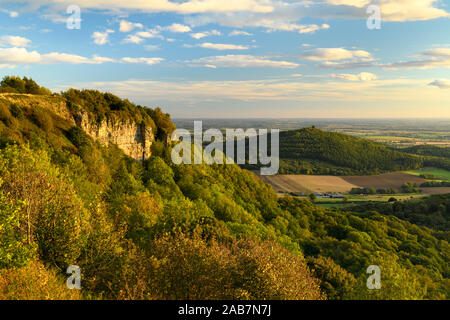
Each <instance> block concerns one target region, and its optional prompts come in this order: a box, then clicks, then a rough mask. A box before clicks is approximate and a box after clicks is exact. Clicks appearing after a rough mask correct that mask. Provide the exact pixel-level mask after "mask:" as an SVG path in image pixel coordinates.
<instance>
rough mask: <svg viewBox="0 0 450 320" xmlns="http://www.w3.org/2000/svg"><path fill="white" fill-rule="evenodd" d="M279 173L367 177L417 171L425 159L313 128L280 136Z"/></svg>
mask: <svg viewBox="0 0 450 320" xmlns="http://www.w3.org/2000/svg"><path fill="white" fill-rule="evenodd" d="M280 158H281V161H280V173H281V174H319V175H367V174H379V173H385V172H392V171H400V170H408V169H417V168H419V167H421V166H422V165H423V163H424V158H423V157H421V156H417V155H412V154H408V153H404V152H400V151H396V150H391V149H389V148H388V147H386V146H384V145H382V144H379V143H376V142H373V141H370V140H367V139H361V138H356V137H353V136H349V135H345V134H341V133H336V132H328V131H322V130H319V129H316V128H313V127H309V128H303V129H300V130H295V131H285V132H281V133H280Z"/></svg>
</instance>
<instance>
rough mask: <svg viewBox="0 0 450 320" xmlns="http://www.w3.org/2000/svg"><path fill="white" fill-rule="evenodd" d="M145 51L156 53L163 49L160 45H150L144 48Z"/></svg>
mask: <svg viewBox="0 0 450 320" xmlns="http://www.w3.org/2000/svg"><path fill="white" fill-rule="evenodd" d="M144 49H145V50H147V51H156V50H159V49H161V47H160V46H159V45H155V44H148V45H146V46H144Z"/></svg>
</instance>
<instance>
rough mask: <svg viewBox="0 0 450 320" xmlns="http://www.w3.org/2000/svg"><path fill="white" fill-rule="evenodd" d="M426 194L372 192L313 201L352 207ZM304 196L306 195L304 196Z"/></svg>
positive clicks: (322, 204) (334, 206) (337, 206)
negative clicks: (371, 193)
mask: <svg viewBox="0 0 450 320" xmlns="http://www.w3.org/2000/svg"><path fill="white" fill-rule="evenodd" d="M424 196H426V195H424V194H422V193H414V194H410V193H409V194H408V193H397V194H391V195H389V194H374V195H365V196H360V195H346V197H347V200H346V201H344V200H343V199H332V198H324V199H321V198H319V199H317V200H316V201H315V202H314V203H315V204H316V205H318V206H320V207H322V208H327V209H330V208H337V209H342V208H347V207H352V206H355V205H361V204H365V203H368V202H388V201H389V199H390V198H395V199H397V200H398V201H401V200H408V199H411V198H422V197H424ZM305 198H306V197H305Z"/></svg>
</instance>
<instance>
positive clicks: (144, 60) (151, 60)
mask: <svg viewBox="0 0 450 320" xmlns="http://www.w3.org/2000/svg"><path fill="white" fill-rule="evenodd" d="M163 60H164V59H163V58H128V57H125V58H122V59H121V61H123V62H127V63H142V64H148V65H154V64H158V63H160V62H161V61H163Z"/></svg>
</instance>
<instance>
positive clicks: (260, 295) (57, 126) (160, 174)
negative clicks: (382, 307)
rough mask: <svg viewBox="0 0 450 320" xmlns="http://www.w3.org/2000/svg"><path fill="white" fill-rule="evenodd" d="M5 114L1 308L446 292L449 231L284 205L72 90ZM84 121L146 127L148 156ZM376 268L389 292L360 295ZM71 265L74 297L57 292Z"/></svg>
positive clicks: (162, 128)
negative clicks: (174, 151)
mask: <svg viewBox="0 0 450 320" xmlns="http://www.w3.org/2000/svg"><path fill="white" fill-rule="evenodd" d="M101 97H103V98H101ZM134 108H135V109H134ZM61 110H63V111H64V112H62V111H61ZM136 111H137V112H138V113H136ZM0 112H1V113H0V209H1V210H0V299H18V298H28V299H30V298H31V299H61V298H64V299H325V298H328V299H424V298H425V299H446V298H447V299H448V298H449V297H450V292H449V287H448V278H447V277H448V275H449V274H450V270H449V266H448V263H447V262H448V261H449V258H450V246H449V244H448V241H449V239H448V235H446V234H445V233H437V231H434V230H431V229H427V228H422V227H419V226H417V225H415V224H412V223H410V222H408V221H404V220H401V219H399V218H397V217H393V216H390V215H382V214H379V213H377V212H374V211H370V212H344V211H339V210H327V209H322V208H319V207H317V206H315V205H314V204H313V203H311V202H309V201H304V200H299V199H295V198H292V197H285V198H282V199H278V197H277V196H276V194H275V193H274V191H273V190H272V189H271V187H269V186H267V185H265V184H264V183H262V182H261V181H260V180H259V179H257V178H256V177H255V176H254V175H253V174H252V173H251V172H248V171H246V170H242V169H241V168H239V167H238V166H236V165H211V166H209V165H175V164H173V163H172V161H171V157H170V152H171V144H170V141H168V140H167V139H166V138H167V134H168V133H169V132H170V130H172V129H173V128H174V126H173V124H171V122H170V117H169V116H168V115H165V114H164V113H162V111H161V110H159V109H155V110H152V109H147V108H145V107H140V106H136V105H134V104H132V103H130V102H127V101H126V100H121V99H119V98H118V97H115V96H113V95H110V94H103V93H100V92H98V91H90V90H85V91H77V90H69V91H68V92H66V93H63V94H61V95H48V94H43V95H36V94H18V93H7V94H3V95H0ZM66 112H67V113H66ZM80 113H81V114H84V113H86V114H87V115H88V119H89V121H92V122H89V123H92V126H94V127H95V126H96V125H97V124H98V123H100V124H101V123H102V121H106V123H107V124H112V125H110V126H109V128H107V129H108V130H113V129H114V130H118V132H121V130H125V129H124V128H126V127H128V126H136V127H137V126H139V125H143V124H144V125H145V126H146V127H147V125H148V126H149V127H151V128H152V132H155V134H154V141H153V142H152V144H151V147H150V152H149V153H148V157H145V158H140V159H137V160H140V161H136V160H135V159H133V158H132V157H130V155H131V156H132V155H133V153H131V154H130V155H128V154H127V153H126V152H129V150H128V149H127V148H126V146H127V145H129V144H134V143H138V144H139V143H141V141H137V142H136V141H135V140H132V141H121V143H123V146H124V147H123V148H121V146H120V145H119V144H116V143H115V142H114V141H113V140H110V141H108V143H106V142H105V141H104V140H103V139H101V138H99V136H98V135H97V134H96V132H97V129H95V130H94V131H91V132H89V130H84V129H83V126H82V125H79V124H80V123H82V122H77V121H76V116H77V115H80ZM147 115H148V118H147ZM71 119H72V120H71ZM105 119H107V120H105ZM150 120H152V121H153V123H154V127H153V124H152V123H151V122H150ZM100 127H101V126H100ZM107 127H108V126H107ZM95 128H97V127H95ZM127 130H128V129H127ZM98 132H102V131H101V130H98ZM112 132H114V131H112ZM94 133H95V134H94ZM372 264H377V265H379V266H380V268H381V270H383V290H375V291H373V290H372V291H371V290H368V289H367V287H366V280H367V274H366V269H367V267H368V266H369V265H372ZM69 265H77V266H79V267H80V268H81V271H82V289H81V291H76V290H72V291H69V290H67V289H66V288H65V281H66V268H67V266H69ZM37 277H39V279H43V280H44V281H30V279H36V278H37Z"/></svg>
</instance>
